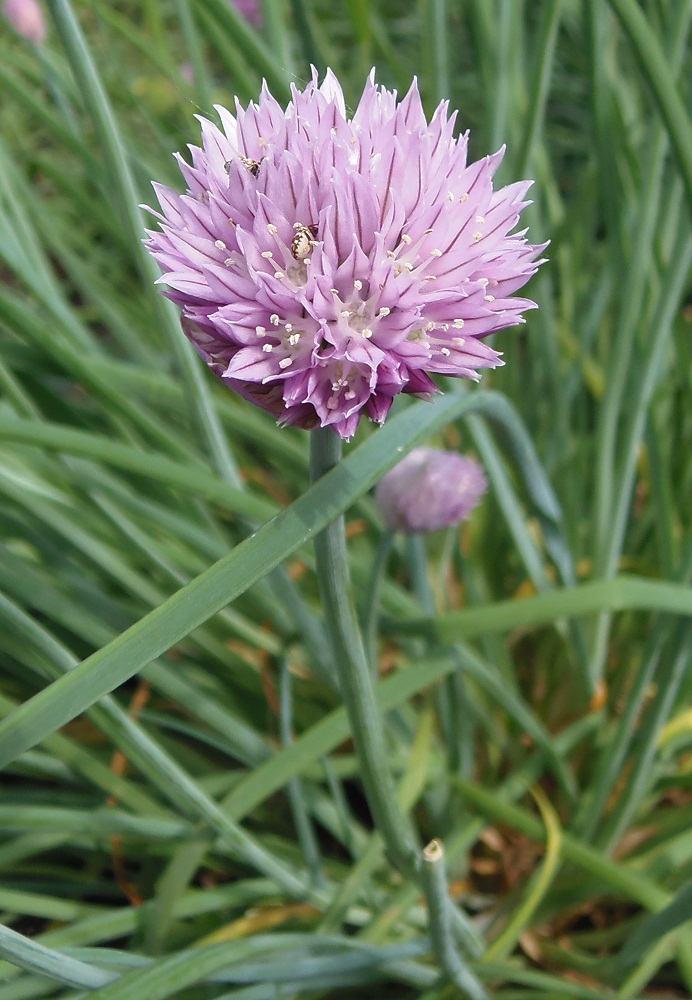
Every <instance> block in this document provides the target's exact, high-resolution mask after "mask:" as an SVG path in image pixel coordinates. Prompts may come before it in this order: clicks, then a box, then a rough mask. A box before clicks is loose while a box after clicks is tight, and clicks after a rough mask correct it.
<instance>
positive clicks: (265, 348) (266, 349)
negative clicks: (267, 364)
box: [262, 344, 274, 354]
mask: <svg viewBox="0 0 692 1000" xmlns="http://www.w3.org/2000/svg"><path fill="white" fill-rule="evenodd" d="M262 350H263V351H264V353H265V354H271V352H272V351H273V350H274V347H273V345H272V344H262Z"/></svg>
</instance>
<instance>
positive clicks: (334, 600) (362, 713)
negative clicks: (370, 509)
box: [310, 427, 483, 996]
mask: <svg viewBox="0 0 692 1000" xmlns="http://www.w3.org/2000/svg"><path fill="white" fill-rule="evenodd" d="M340 458H341V441H340V439H339V438H338V437H337V435H336V434H335V433H334V432H333V431H332V430H331V429H330V428H328V427H327V428H320V429H318V430H315V431H312V433H311V452H310V475H311V480H312V482H313V483H315V482H316V481H317V480H318V479H320V478H321V477H322V476H324V475H325V474H326V473H327V472H329V471H330V470H331V469H332V468H333V467H334V466H335V465H337V463H338V462H339V460H340ZM315 556H316V564H317V579H318V583H319V588H320V597H321V600H322V608H323V612H324V620H325V625H326V627H327V633H328V635H329V640H330V642H331V648H332V654H333V657H334V665H335V667H336V670H337V672H338V675H339V689H340V692H341V696H342V698H343V701H344V705H345V708H346V712H347V714H348V718H349V723H350V727H351V735H352V737H353V744H354V747H355V751H356V756H357V758H358V764H359V768H360V777H361V780H362V782H363V788H364V790H365V796H366V799H367V802H368V806H369V807H370V812H371V814H372V818H373V821H374V823H375V826H376V827H377V830H378V832H379V834H380V836H381V837H382V840H383V841H384V844H385V849H386V851H387V854H388V855H389V858H390V859H391V861H392V863H393V864H394V865H395V866H396V867H397V868H398V869H399V871H400V872H401V874H402V875H404V877H405V878H407V879H409V880H410V881H412V882H415V883H416V884H418V885H422V884H423V878H422V872H421V853H420V848H419V845H418V838H417V835H416V832H415V830H414V827H413V825H412V823H411V821H410V819H409V817H408V816H406V815H405V814H404V813H403V812H402V811H401V810H400V808H399V806H398V804H397V800H396V793H395V788H394V781H393V779H392V775H391V772H390V770H389V766H388V763H387V760H388V758H387V746H386V741H385V735H384V727H383V725H382V718H381V716H380V713H379V711H378V708H377V702H376V700H375V688H374V680H373V676H372V671H371V669H370V666H369V663H368V659H367V656H366V653H365V648H364V645H363V639H362V636H361V633H360V629H359V627H358V620H357V617H356V612H355V608H354V605H353V598H352V593H351V580H350V574H349V569H348V560H347V552H346V533H345V527H344V519H343V517H338V518H337V519H336V520H335V521H332V523H331V524H330V525H329V526H328V527H327V528H325V529H324V531H322V532H321V533H320V534H319V535H317V537H316V538H315ZM436 891H437V890H436ZM438 896H439V893H438ZM436 898H437V897H436ZM445 899H446V902H445V903H444V905H445V906H446V908H447V910H448V915H447V920H448V921H449V925H450V926H451V927H452V930H453V933H454V935H455V936H456V937H458V938H459V940H461V941H463V943H464V945H465V947H466V948H468V950H469V951H470V952H471V953H472V954H474V955H478V954H479V952H480V951H481V946H480V942H479V941H478V938H477V936H476V934H475V931H474V929H473V928H472V927H471V926H470V924H469V922H468V919H467V918H466V916H465V915H464V914H463V913H462V912H461V911H460V910H458V909H457V908H456V907H455V906H453V905H452V902H451V900H450V899H449V897H448V896H447V895H446V893H445ZM438 902H439V899H438ZM450 947H451V945H450ZM458 961H459V962H460V963H461V959H458ZM469 975H470V973H469ZM479 988H480V984H479ZM480 989H481V992H476V994H475V995H476V996H481V995H483V994H482V988H480ZM470 995H473V994H470Z"/></svg>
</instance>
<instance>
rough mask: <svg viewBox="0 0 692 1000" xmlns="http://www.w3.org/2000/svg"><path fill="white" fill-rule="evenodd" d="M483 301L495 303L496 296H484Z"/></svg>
mask: <svg viewBox="0 0 692 1000" xmlns="http://www.w3.org/2000/svg"><path fill="white" fill-rule="evenodd" d="M483 300H484V301H485V302H494V301H495V296H494V295H484V296H483Z"/></svg>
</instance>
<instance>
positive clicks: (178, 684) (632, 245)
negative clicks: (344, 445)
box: [0, 0, 692, 1000]
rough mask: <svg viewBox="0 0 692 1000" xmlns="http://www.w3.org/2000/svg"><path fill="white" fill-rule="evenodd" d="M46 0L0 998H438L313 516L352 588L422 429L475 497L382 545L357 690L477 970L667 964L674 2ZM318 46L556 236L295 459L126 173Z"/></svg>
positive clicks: (604, 990) (674, 921)
mask: <svg viewBox="0 0 692 1000" xmlns="http://www.w3.org/2000/svg"><path fill="white" fill-rule="evenodd" d="M46 6H47V7H50V9H51V12H52V14H53V17H54V19H53V21H52V23H51V26H50V33H49V38H48V41H47V44H46V45H45V46H43V47H41V48H40V49H38V50H36V49H34V48H33V47H31V46H30V45H29V44H28V43H26V42H24V41H23V40H21V39H19V38H18V36H16V35H15V34H14V33H13V32H12V31H11V30H10V28H9V27H8V26H7V25H3V26H2V27H1V28H0V90H1V91H2V102H1V104H0V277H1V278H2V286H1V288H0V345H1V355H0V393H1V395H0V507H1V511H2V515H1V517H0V650H1V651H2V665H3V669H2V674H1V678H0V713H1V714H2V716H3V717H4V721H3V722H2V723H0V760H2V762H3V763H4V764H5V767H6V769H5V772H4V774H3V790H2V795H1V798H0V869H1V876H0V878H1V882H0V911H1V912H2V916H3V923H4V924H5V925H6V926H5V928H4V929H2V931H1V932H0V953H1V954H3V955H4V956H5V958H6V959H7V961H5V962H4V963H2V964H0V1000H10V998H11V1000H24V998H26V1000H29V998H34V997H55V998H65V1000H66V998H77V997H80V998H81V997H85V996H87V995H88V996H93V997H99V998H101V997H103V998H104V1000H106V998H113V1000H115V998H131V997H133V996H136V997H138V998H139V1000H156V998H165V997H174V996H176V997H186V998H190V1000H193V998H194V1000H196V998H199V1000H207V998H209V1000H212V998H231V997H233V998H236V997H237V998H244V1000H250V998H252V1000H262V998H265V997H266V998H273V997H277V996H293V997H301V998H307V997H318V996H319V997H332V996H333V997H341V996H351V995H353V991H354V990H355V989H358V991H359V993H360V995H362V996H363V997H377V998H380V997H386V996H392V997H394V996H396V997H402V998H408V997H425V998H426V1000H433V998H443V997H451V996H454V995H458V994H457V993H455V992H454V990H453V989H452V988H450V987H448V986H446V985H445V982H444V979H443V978H440V975H439V970H438V969H437V968H436V967H435V965H434V963H433V961H432V959H431V957H430V954H429V947H428V944H427V941H426V938H425V927H426V915H425V912H424V910H423V907H422V905H421V902H420V899H419V897H418V892H417V890H416V889H415V888H414V887H412V886H410V885H407V884H405V883H403V882H402V881H401V879H399V878H398V877H397V876H396V875H395V873H394V872H393V870H392V868H391V867H390V865H389V864H388V862H387V860H386V858H385V857H384V855H383V851H382V846H381V843H380V841H379V839H378V835H377V833H376V832H373V830H372V828H371V824H370V820H369V817H368V813H367V809H366V807H365V804H364V801H363V798H362V794H361V791H360V787H359V782H358V773H357V768H356V765H355V760H354V757H353V754H352V749H351V746H350V744H349V740H348V726H347V723H346V720H345V716H344V714H343V710H342V709H340V708H339V701H338V697H337V696H336V695H335V693H334V688H333V684H332V683H331V679H330V661H329V656H328V655H327V653H326V648H325V644H324V637H323V635H322V632H321V625H320V620H319V608H318V604H317V599H316V586H315V582H314V579H313V556H312V550H311V545H310V542H309V539H310V537H311V536H312V535H313V534H314V533H315V531H317V530H319V528H320V527H323V526H324V525H325V524H326V523H327V522H328V521H329V520H330V518H332V517H334V516H335V515H336V514H337V513H338V512H339V511H340V510H347V511H348V519H349V533H350V536H351V555H352V567H351V568H352V573H353V577H354V581H355V585H356V592H357V594H359V595H362V594H364V593H366V592H367V588H368V585H369V581H370V579H371V574H372V573H373V566H374V562H375V558H376V550H377V546H378V543H379V540H380V537H381V530H382V529H381V524H380V522H379V520H378V515H377V512H376V511H375V509H374V506H373V504H372V501H371V499H370V498H369V497H368V496H367V491H368V489H369V487H370V486H371V485H372V484H373V483H374V482H375V481H376V480H377V478H378V477H379V476H380V475H381V474H382V473H383V472H384V471H385V469H386V468H388V467H389V466H390V465H391V464H392V463H393V462H394V461H395V458H396V457H397V455H398V454H400V453H401V449H408V448H410V447H412V446H413V444H415V443H416V442H417V441H419V440H428V439H430V436H431V435H432V440H433V441H437V442H438V443H443V444H445V445H446V446H448V447H454V448H457V447H458V448H461V449H462V450H471V451H474V452H475V453H476V454H477V455H478V456H479V457H480V458H481V459H482V461H483V462H484V464H485V466H486V469H487V471H488V474H489V477H490V479H491V481H492V490H491V495H490V496H489V498H488V499H487V500H486V502H485V504H484V506H483V507H482V509H481V510H479V511H478V512H476V514H474V516H473V519H472V521H471V523H470V524H469V525H467V526H464V528H463V529H462V530H461V531H460V532H459V531H452V532H449V533H446V534H442V535H439V536H435V537H432V538H429V539H426V546H427V566H428V574H427V576H426V574H424V573H422V572H421V568H422V566H424V562H423V560H424V559H425V553H424V552H422V550H421V548H420V546H419V547H416V546H415V545H413V546H407V545H405V544H404V543H403V542H402V543H401V544H398V545H397V547H396V548H395V551H394V553H393V555H392V558H391V560H390V564H389V570H388V574H387V576H386V579H385V580H384V583H383V586H382V590H381V598H380V600H381V606H380V609H379V612H380V624H381V636H380V639H379V645H378V657H379V665H380V672H381V680H380V683H379V686H378V691H379V695H378V696H379V698H380V704H381V706H382V710H383V711H386V712H387V713H388V714H387V720H388V735H389V740H390V747H391V760H392V766H393V767H394V769H395V771H396V774H397V777H398V779H399V780H400V794H401V799H402V802H403V803H404V804H405V806H406V808H407V809H410V810H412V811H413V813H414V815H415V817H416V820H417V822H418V825H419V828H420V829H421V832H422V834H423V836H425V837H431V836H440V837H442V838H443V840H444V841H445V845H446V849H447V855H448V862H449V867H450V875H451V878H452V890H453V895H454V897H455V899H456V900H457V901H458V902H459V903H460V904H462V905H463V906H464V907H465V908H466V910H467V912H469V913H470V914H471V915H472V917H473V923H474V926H475V927H476V929H477V931H478V934H479V936H480V937H481V938H482V939H483V941H484V948H485V950H484V952H483V953H482V954H480V955H479V956H476V957H475V958H474V960H473V962H472V965H473V968H474V970H475V972H476V974H477V975H478V976H479V977H480V978H481V979H482V980H483V981H484V982H485V983H486V986H487V989H488V991H489V993H490V995H492V996H496V997H498V998H503V1000H510V998H511V1000H519V998H527V1000H528V998H546V1000H547V998H551V1000H552V998H555V997H563V996H564V997H574V998H582V997H584V998H588V997H592V998H602V997H608V996H617V997H623V998H633V997H660V998H663V997H676V996H677V997H684V996H688V995H689V992H690V989H691V988H692V941H691V939H690V935H689V923H687V924H685V921H686V920H689V918H690V915H691V913H692V910H691V908H690V907H691V900H690V890H689V878H690V872H691V871H692V836H690V833H689V829H690V825H691V822H692V798H691V796H690V787H691V786H690V776H691V774H692V770H691V764H692V756H691V749H692V714H691V712H690V708H689V705H690V694H691V681H690V675H689V670H688V664H689V653H690V634H689V628H688V625H687V620H688V619H689V616H690V614H692V592H691V591H690V589H689V577H690V570H691V568H692V532H691V524H690V509H689V496H690V489H691V488H692V463H691V462H690V458H689V456H690V453H691V450H692V449H691V423H692V410H691V408H690V406H689V392H690V372H692V364H691V363H690V362H691V361H692V350H691V349H690V327H691V324H692V306H691V305H690V304H689V299H688V300H686V298H685V296H686V294H688V293H689V284H688V282H689V268H690V262H691V260H692V236H691V231H690V208H691V207H692V126H691V125H690V120H689V117H688V115H687V113H686V110H685V107H686V104H687V106H689V100H688V99H689V96H690V81H692V72H691V67H690V53H689V47H688V31H689V28H690V21H691V18H692V3H690V2H689V0H642V2H640V3H637V2H635V0H611V2H606V0H583V2H579V0H533V2H531V3H528V2H525V0H464V2H461V0H449V2H447V3H445V2H444V0H419V2H417V3H411V4H400V3H393V2H389V0H380V2H378V3H376V2H374V0H353V2H344V3H341V4H332V3H328V2H326V0H315V2H314V3H311V4H305V3H301V2H300V0H294V2H293V3H290V4H289V3H287V2H282V0H265V2H264V3H263V5H262V6H263V10H264V26H263V28H262V29H261V30H260V31H256V30H255V29H254V28H253V27H251V26H250V25H249V24H248V23H247V22H246V21H245V20H244V19H243V18H242V16H241V15H240V14H239V13H238V12H237V11H236V10H235V8H234V7H233V6H231V5H229V4H228V3H227V2H226V0H144V2H141V3H134V2H132V3H129V2H126V0H119V2H113V3H96V2H89V0H75V2H74V4H73V5H72V6H73V9H74V15H76V20H73V19H72V15H71V13H70V10H71V8H70V5H69V4H68V3H67V0H53V2H51V3H50V4H47V5H46ZM310 62H313V63H314V64H315V65H317V66H318V67H319V68H324V67H325V66H326V65H331V66H332V68H334V69H335V71H336V72H337V74H338V75H339V77H340V79H341V80H342V82H343V84H344V89H345V91H346V95H347V100H348V101H349V102H350V104H351V106H354V105H355V102H356V101H357V99H358V96H359V93H360V90H361V88H362V85H363V81H364V77H365V75H366V74H367V72H368V71H369V69H370V67H371V66H372V65H376V67H377V73H378V79H379V81H380V82H382V83H384V84H386V85H388V86H395V87H397V88H398V89H399V91H400V92H402V93H403V92H404V91H405V90H406V89H407V88H408V85H409V82H410V78H411V76H412V75H413V74H414V73H415V74H417V75H418V77H419V82H420V86H421V89H422V93H423V98H424V102H425V104H426V108H427V110H428V111H429V112H430V113H432V111H433V109H434V107H435V105H436V103H437V102H438V101H439V100H440V99H443V98H445V99H446V98H449V100H450V102H451V105H452V106H453V107H458V108H459V109H460V119H459V122H460V126H461V127H462V128H464V129H465V128H470V129H471V136H472V140H471V142H472V145H471V148H472V154H473V156H474V157H477V156H481V155H484V154H485V153H486V152H489V151H493V150H495V149H496V148H497V147H499V146H500V145H501V144H503V143H505V142H506V143H507V156H506V159H505V162H504V164H503V167H502V174H501V178H500V179H501V181H502V182H508V181H511V180H514V179H517V178H519V177H523V176H531V177H534V178H535V180H536V184H535V186H534V188H533V197H534V204H533V206H532V207H531V208H530V209H529V210H528V212H527V213H526V215H527V216H528V218H527V222H528V224H529V225H530V227H531V236H532V239H533V240H534V241H535V242H539V241H541V240H543V239H550V240H551V248H550V250H549V256H550V263H549V264H548V265H546V266H545V267H543V268H542V269H541V271H540V273H539V275H538V276H537V277H536V278H535V279H534V280H533V282H532V284H531V286H530V292H529V294H530V295H532V296H533V298H535V299H536V301H537V302H538V303H539V304H540V310H539V311H538V312H534V313H531V314H530V316H529V318H528V323H527V325H526V327H523V328H521V329H520V330H516V331H506V332H504V333H502V334H501V335H499V336H498V338H497V344H499V345H500V347H501V349H502V350H504V352H505V360H506V362H507V364H506V367H505V368H502V369H499V370H498V371H497V372H494V373H492V374H488V375H485V376H484V378H483V382H482V386H481V389H480V390H478V389H475V388H474V389H471V390H469V391H466V390H465V389H464V387H460V386H458V385H457V386H449V387H448V389H449V393H448V395H447V396H445V401H444V402H442V403H437V404H435V406H432V407H426V406H425V405H424V404H420V403H416V404H414V406H415V407H416V410H415V413H414V411H413V408H412V407H410V406H409V407H404V406H402V407H401V408H400V409H401V412H400V415H399V416H398V417H396V418H394V419H392V421H391V422H388V424H387V425H386V426H385V428H384V429H383V430H382V431H376V432H375V431H372V430H370V429H368V428H363V429H361V431H359V434H358V436H357V437H356V439H355V441H354V442H353V443H352V444H351V446H350V449H349V452H350V454H349V458H348V460H347V462H346V463H345V465H344V466H343V468H342V469H340V470H338V471H337V472H335V473H333V474H332V477H331V478H330V480H329V482H328V483H326V481H325V483H326V485H325V483H322V484H318V486H316V487H313V489H312V490H310V491H309V492H306V490H307V481H308V471H307V441H306V435H305V434H304V433H302V432H298V431H291V430H283V431H279V430H277V429H276V428H275V427H274V426H273V422H272V420H271V419H270V418H269V417H267V416H266V415H265V414H263V413H261V412H259V411H256V410H254V409H252V408H251V407H250V406H249V405H248V404H246V403H244V402H243V401H241V400H238V399H236V398H234V397H233V396H232V395H231V394H229V393H228V392H227V391H225V390H224V389H223V387H222V386H220V385H217V384H215V383H214V382H213V380H212V379H211V378H207V377H206V376H207V373H206V372H204V371H202V370H201V366H199V365H198V364H197V363H196V360H195V359H194V357H193V356H192V354H191V352H190V350H189V349H188V345H187V343H186V342H185V341H184V340H183V338H182V337H181V335H180V331H179V327H178V322H177V316H176V313H175V310H174V309H172V308H169V306H168V303H166V302H165V300H163V298H162V297H161V296H160V295H159V293H158V291H157V289H156V288H155V287H154V284H153V279H154V277H155V268H153V267H152V265H151V264H150V262H149V261H148V259H147V257H146V254H145V253H144V251H143V249H142V247H141V244H140V238H141V234H142V226H143V218H142V216H141V215H140V213H139V210H138V209H137V207H136V206H137V203H138V202H140V201H151V199H152V195H151V193H150V188H149V182H150V179H151V178H156V179H158V180H161V181H164V182H168V183H170V184H172V185H176V186H178V185H179V183H180V181H179V176H178V172H177V168H176V167H175V164H174V161H173V159H172V157H171V155H170V154H171V152H172V151H174V150H176V149H183V148H184V147H185V144H186V143H187V142H196V141H197V140H198V126H197V122H196V121H195V120H194V117H193V116H194V114H195V113H203V114H213V112H212V110H211V105H212V104H213V103H214V102H220V103H223V104H225V105H228V106H232V101H233V97H234V95H237V96H238V97H239V99H240V100H241V102H247V101H248V100H251V99H253V98H255V97H256V96H257V94H258V91H259V87H260V84H261V79H262V77H263V76H265V77H266V78H267V80H268V82H269V85H270V87H271V89H272V90H273V92H274V93H275V95H276V96H277V97H279V98H280V99H286V98H287V96H288V94H289V85H290V83H291V81H293V80H295V81H297V82H299V83H303V82H304V81H306V79H307V78H308V75H309V68H308V67H309V63H310ZM686 302H687V304H686ZM500 341H501V344H500ZM490 389H492V390H493V391H492V392H488V391H487V390H490ZM474 394H475V395H474ZM500 394H501V395H500ZM471 397H474V398H473V399H472V398H471ZM476 397H477V398H476ZM303 494H304V496H303ZM300 497H302V499H298V498H300ZM279 511H283V513H281V514H280V515H279V516H278V518H277V519H276V520H270V519H272V518H273V517H274V515H275V514H277V512H279ZM265 522H266V523H265ZM259 524H265V526H264V527H262V528H261V529H260V530H259V531H256V532H255V531H254V529H255V528H256V527H257V526H258V525H259ZM218 560H221V561H220V562H218ZM209 567H212V568H211V569H209ZM277 567H279V568H277ZM190 581H192V582H190ZM186 585H187V586H186ZM184 587H185V589H181V588H184ZM153 609H157V610H153ZM363 611H364V613H367V612H368V609H367V608H364V609H363ZM136 623H137V624H136ZM133 625H134V626H135V627H134V628H132V629H131V630H130V631H126V630H127V629H128V628H129V627H130V626H133ZM79 661H83V662H82V665H81V666H79V667H76V669H74V670H73V668H75V666H76V664H77V663H78V662H79ZM116 689H117V690H116ZM111 692H113V693H111ZM20 705H21V706H23V707H21V708H20V707H19V706H20ZM686 932H687V933H686Z"/></svg>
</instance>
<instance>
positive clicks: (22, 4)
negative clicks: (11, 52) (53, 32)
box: [3, 0, 46, 45]
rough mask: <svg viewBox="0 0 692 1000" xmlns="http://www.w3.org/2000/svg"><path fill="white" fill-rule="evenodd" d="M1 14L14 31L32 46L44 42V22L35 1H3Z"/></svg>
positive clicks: (38, 5) (41, 12) (39, 7)
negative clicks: (2, 13)
mask: <svg viewBox="0 0 692 1000" xmlns="http://www.w3.org/2000/svg"><path fill="white" fill-rule="evenodd" d="M3 12H4V14H5V18H6V19H7V20H8V21H9V23H10V24H11V25H12V27H13V28H14V30H15V31H18V32H19V34H20V35H23V36H24V38H26V39H27V40H28V41H30V42H31V43H32V44H33V45H42V44H43V42H45V40H46V22H45V18H44V17H43V11H42V10H41V6H40V4H39V3H38V2H37V0H5V3H4V6H3Z"/></svg>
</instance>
